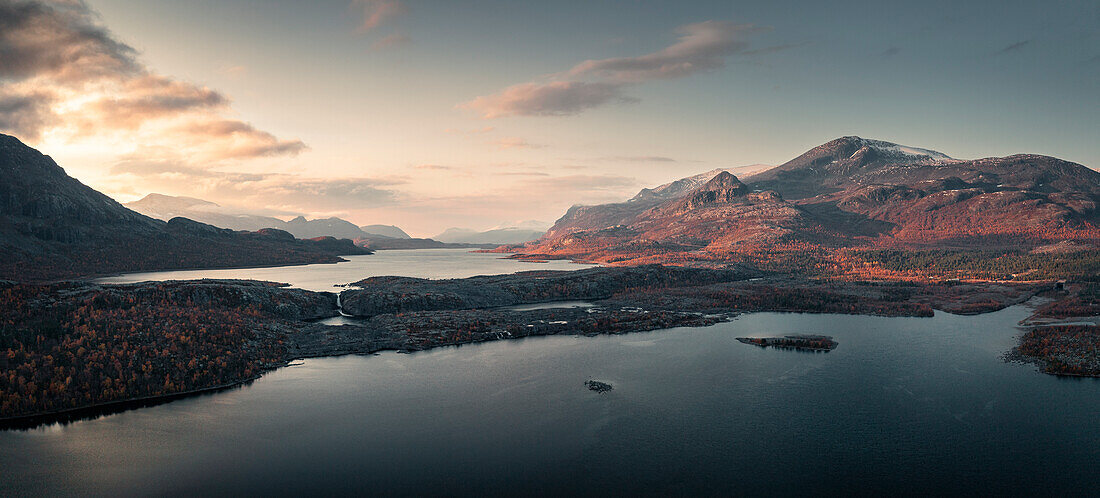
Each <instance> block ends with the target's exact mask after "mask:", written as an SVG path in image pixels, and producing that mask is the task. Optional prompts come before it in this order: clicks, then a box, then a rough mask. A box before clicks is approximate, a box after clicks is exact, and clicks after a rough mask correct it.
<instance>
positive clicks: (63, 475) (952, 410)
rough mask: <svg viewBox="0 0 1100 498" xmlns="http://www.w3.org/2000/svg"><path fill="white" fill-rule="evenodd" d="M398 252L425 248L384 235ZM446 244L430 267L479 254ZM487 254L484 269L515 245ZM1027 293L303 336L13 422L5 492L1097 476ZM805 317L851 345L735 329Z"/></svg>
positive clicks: (999, 483)
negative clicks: (891, 304)
mask: <svg viewBox="0 0 1100 498" xmlns="http://www.w3.org/2000/svg"><path fill="white" fill-rule="evenodd" d="M391 253H394V254H396V255H395V256H394V257H395V258H405V257H413V256H409V255H411V254H412V251H408V252H398V251H383V252H380V253H378V254H379V255H387V256H388V255H389V254H391ZM397 253H400V254H397ZM433 254H434V253H433ZM479 256H480V255H479ZM490 256H494V257H495V256H496V255H490ZM367 257H375V256H367ZM447 257H449V256H446V257H441V258H442V259H441V260H439V261H436V263H432V264H435V265H439V266H438V267H437V269H436V270H432V269H430V265H428V264H425V266H423V267H420V268H419V270H417V271H419V272H420V273H418V274H417V275H420V276H423V275H427V274H435V275H439V274H445V273H446V274H448V275H451V273H447V272H453V275H454V276H462V275H464V273H462V270H461V269H458V268H452V267H453V266H457V263H456V262H453V261H452V262H448V260H447V259H446V258H447ZM465 257H466V256H462V255H457V254H456V256H455V258H465ZM486 261H488V260H486ZM492 261H495V262H496V263H488V262H486V263H485V264H486V266H485V267H480V268H479V269H477V270H476V272H480V273H501V272H506V271H514V270H511V268H513V266H512V265H515V264H517V263H509V262H507V261H506V260H497V259H493V260H492ZM342 264H347V263H342ZM406 264H409V265H411V266H413V267H415V266H417V265H416V263H415V262H412V263H406ZM494 264H499V265H501V266H495V267H494V266H493V265H494ZM339 266H340V265H317V267H323V268H326V269H327V268H338V267H339ZM369 266H370V264H369V263H364V268H367V267H369ZM529 266H535V267H540V268H541V267H545V265H529ZM444 267H446V268H449V269H448V270H444V269H443V268H444ZM572 267H576V266H572ZM301 268H307V267H294V268H286V269H264V271H267V272H271V273H266V274H267V275H270V276H267V277H255V276H253V277H252V278H265V279H270V280H278V281H295V282H296V285H300V286H303V287H306V288H309V287H308V285H314V284H310V283H309V282H311V281H313V282H319V281H320V280H321V278H320V277H317V279H311V278H307V277H306V276H305V275H301V276H294V277H293V278H290V276H292V275H297V273H296V272H299V271H301V270H300V269H301ZM492 268H498V269H499V271H495V272H494V271H487V270H491V269H492ZM523 268H527V265H524V266H522V267H521V269H523ZM279 270H284V271H285V272H287V273H285V274H283V273H280V272H279ZM232 271H235V272H252V271H259V270H232ZM410 271H411V270H410ZM471 271H474V270H471ZM433 272H435V273H433ZM171 273H173V274H176V273H179V272H171ZM213 273H217V272H202V276H211V274H213ZM467 273H468V272H467ZM334 275H336V274H334ZM344 275H345V276H344V277H341V278H343V280H345V281H352V280H357V279H358V278H362V276H366V275H362V276H352V275H350V274H344ZM345 277H346V278H345ZM173 278H176V277H173ZM184 278H194V277H193V276H192V277H184ZM233 278H241V277H240V276H235V277H233ZM329 278H330V280H331V278H332V277H329ZM317 285H319V284H317ZM328 285H331V282H330V283H329V284H328ZM580 304H583V303H578V305H580ZM1029 313H1030V312H1029V310H1028V309H1027V308H1024V307H1020V306H1017V307H1012V308H1008V309H1005V310H1002V311H999V312H996V313H990V314H985V315H978V316H957V315H950V314H947V313H942V312H937V313H936V315H935V317H932V318H896V317H895V318H888V317H873V316H850V315H813V314H789V313H754V314H746V315H742V316H740V317H738V318H737V319H735V320H733V321H731V322H728V323H721V324H718V325H714V326H711V327H705V328H679V329H671V330H661V331H653V332H644V333H633V334H627V335H621V336H598V337H575V336H555V337H536V338H528V339H522V340H516V341H500V342H491V343H482V344H475V345H464V346H460V347H447V348H440V349H436V350H431V351H425V352H419V353H414V354H399V353H393V352H385V353H381V354H377V355H372V356H344V357H337V358H322V359H310V360H305V361H304V362H302V364H301V365H299V366H291V367H287V368H283V369H279V370H276V371H274V372H270V373H268V374H267V375H265V376H263V377H262V378H260V379H259V380H257V381H256V382H254V383H252V384H250V385H247V386H243V387H241V388H238V389H233V390H229V391H224V392H220V393H216V394H211V395H204V396H198V397H192V398H187V399H183V400H179V401H173V402H170V403H166V404H162V405H158V406H154V407H150V408H143V409H138V410H131V411H127V412H123V413H119V414H114V415H108V416H103V417H100V418H97V419H94V420H87V421H81V422H75V423H72V424H68V425H52V426H48V427H42V428H37V429H33V430H26V431H6V432H0V469H2V470H0V474H2V478H0V495H12V494H17V495H57V494H80V495H99V496H116V495H120V494H121V495H165V494H167V495H180V494H184V495H203V496H205V495H239V494H249V495H260V494H264V495H268V494H270V495H304V494H308V495H315V494H321V495H331V494H335V495H360V494H383V495H408V496H415V495H424V494H439V493H441V492H444V491H445V492H446V493H447V494H452V495H485V494H502V493H506V492H507V493H509V494H524V495H527V494H550V495H558V494H566V493H568V494H583V495H594V494H602V495H607V494H612V495H622V494H626V495H635V494H660V495H668V494H677V495H730V494H734V495H746V494H747V495H759V494H795V493H803V494H805V493H812V494H842V493H843V494H859V495H881V494H885V493H890V494H897V495H918V494H928V493H936V494H957V493H963V492H966V493H967V494H988V495H994V494H1004V495H1020V494H1042V495H1053V494H1070V493H1072V494H1075V495H1081V494H1088V492H1090V491H1091V492H1095V491H1096V489H1100V488H1098V486H1100V477H1097V476H1098V473H1097V470H1098V469H1097V462H1098V461H1100V417H1097V414H1100V381H1098V380H1095V379H1062V378H1057V377H1052V376H1047V375H1042V374H1039V373H1037V372H1036V370H1035V367H1034V366H1031V365H1021V364H1014V363H1005V362H1004V360H1002V359H1001V355H1002V354H1003V353H1004V352H1005V351H1008V350H1009V349H1011V347H1012V346H1013V345H1014V342H1015V337H1016V335H1017V334H1018V333H1019V330H1018V329H1016V328H1015V324H1016V322H1017V321H1019V320H1020V319H1022V318H1024V317H1026V316H1027V315H1028V314H1029ZM790 333H814V334H826V335H831V336H833V337H834V338H835V339H836V340H837V341H838V342H839V343H840V345H839V347H838V348H837V349H836V350H834V351H832V352H829V353H799V352H795V351H783V350H776V349H762V348H758V347H755V346H750V345H745V344H741V343H739V342H737V341H736V339H735V338H736V337H740V336H746V335H783V334H790ZM588 379H597V380H601V381H605V382H608V383H611V384H612V385H613V386H614V389H613V390H612V391H610V392H607V393H604V394H597V393H595V392H592V391H589V390H587V389H586V388H585V386H584V381H586V380H588Z"/></svg>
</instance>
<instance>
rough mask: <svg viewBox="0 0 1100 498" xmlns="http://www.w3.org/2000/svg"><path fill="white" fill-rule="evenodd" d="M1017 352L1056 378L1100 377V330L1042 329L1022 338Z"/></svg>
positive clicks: (1092, 327) (1059, 327) (1075, 328)
mask: <svg viewBox="0 0 1100 498" xmlns="http://www.w3.org/2000/svg"><path fill="white" fill-rule="evenodd" d="M1017 351H1018V352H1019V353H1021V354H1023V355H1024V356H1025V357H1026V358H1027V359H1030V360H1032V361H1036V362H1038V363H1039V364H1040V365H1041V368H1042V371H1043V372H1045V373H1049V374H1056V375H1080V376H1090V377H1096V376H1100V327H1098V326H1088V325H1067V326H1058V327H1042V328H1037V329H1033V330H1030V331H1028V332H1027V333H1025V334H1024V336H1023V337H1022V338H1020V345H1019V346H1018V347H1017Z"/></svg>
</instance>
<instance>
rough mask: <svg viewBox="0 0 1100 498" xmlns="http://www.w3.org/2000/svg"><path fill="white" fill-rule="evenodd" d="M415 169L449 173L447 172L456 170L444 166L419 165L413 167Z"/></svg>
mask: <svg viewBox="0 0 1100 498" xmlns="http://www.w3.org/2000/svg"><path fill="white" fill-rule="evenodd" d="M413 168H416V169H427V170H433V171H447V170H452V169H454V167H451V166H444V165H442V164H418V165H416V166H413Z"/></svg>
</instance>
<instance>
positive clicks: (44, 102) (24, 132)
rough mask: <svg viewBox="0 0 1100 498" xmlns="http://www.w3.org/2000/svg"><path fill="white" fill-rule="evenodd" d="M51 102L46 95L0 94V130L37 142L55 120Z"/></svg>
mask: <svg viewBox="0 0 1100 498" xmlns="http://www.w3.org/2000/svg"><path fill="white" fill-rule="evenodd" d="M49 100H50V98H49V96H48V95H46V94H36V93H33V92H31V93H28V94H24V95H6V94H5V93H4V92H0V129H2V130H8V131H10V132H12V133H15V134H16V135H18V136H20V137H23V138H25V139H27V140H37V139H38V137H39V134H40V133H41V130H43V129H44V128H46V127H47V126H49V125H50V124H51V123H52V122H53V120H54V116H53V113H52V112H51V111H50V107H49V105H48V102H49Z"/></svg>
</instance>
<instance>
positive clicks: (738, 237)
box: [510, 137, 1100, 263]
mask: <svg viewBox="0 0 1100 498" xmlns="http://www.w3.org/2000/svg"><path fill="white" fill-rule="evenodd" d="M700 178H708V179H707V180H706V181H705V182H701V181H700ZM1098 202H1100V173H1098V172H1096V171H1094V170H1091V169H1089V168H1086V167H1084V166H1081V165H1079V164H1075V163H1070V162H1067V161H1062V160H1060V159H1056V158H1053V157H1047V156H1037V155H1015V156H1009V157H1003V158H986V159H978V160H959V159H954V158H951V157H949V156H947V155H946V154H943V153H940V152H936V151H933V150H929V149H922V148H915V147H907V146H902V145H897V144H893V143H889V142H883V141H878V140H867V139H863V138H859V137H843V138H839V139H836V140H833V141H830V142H828V143H826V144H823V145H821V146H818V147H815V148H813V149H811V150H810V151H808V152H806V153H805V154H802V155H800V156H799V157H797V158H795V159H793V160H791V161H789V162H787V163H785V164H782V165H780V166H777V167H775V168H771V169H769V170H767V171H764V172H761V173H757V174H755V175H751V176H749V177H747V178H745V179H744V182H742V181H739V180H738V179H737V178H735V177H734V176H733V175H731V174H730V173H729V172H725V171H721V170H716V171H711V172H707V173H704V174H703V175H697V176H694V177H689V178H684V179H682V180H678V181H676V182H672V183H669V184H667V185H663V186H661V187H657V188H654V189H644V190H642V191H641V192H639V194H638V195H636V196H635V197H634V198H632V199H630V200H628V201H626V202H622V203H615V204H605V205H600V206H574V207H572V208H570V209H569V210H568V211H567V212H566V214H565V215H564V216H563V217H562V218H561V219H559V220H558V221H557V223H556V224H555V225H554V226H553V227H552V228H551V229H550V230H549V231H548V232H547V233H546V235H545V236H544V237H542V238H541V239H540V240H538V241H535V242H532V243H529V244H527V245H525V246H523V247H513V248H510V249H512V250H517V249H518V250H519V251H521V252H524V253H528V254H538V255H544V256H551V257H571V258H577V259H592V260H598V261H604V262H628V261H629V262H634V263H639V262H652V261H662V262H675V261H681V260H698V259H702V260H717V261H720V260H723V259H728V258H729V255H730V254H731V253H745V252H753V251H760V250H774V249H775V248H778V247H801V248H806V247H808V246H813V247H821V248H844V247H895V248H909V249H912V248H924V247H935V248H981V249H1009V250H1034V249H1039V250H1042V249H1043V248H1049V247H1058V248H1061V249H1080V248H1087V247H1094V246H1096V245H1098V244H1100V229H1098V227H1100V211H1098V209H1097V203H1098Z"/></svg>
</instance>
